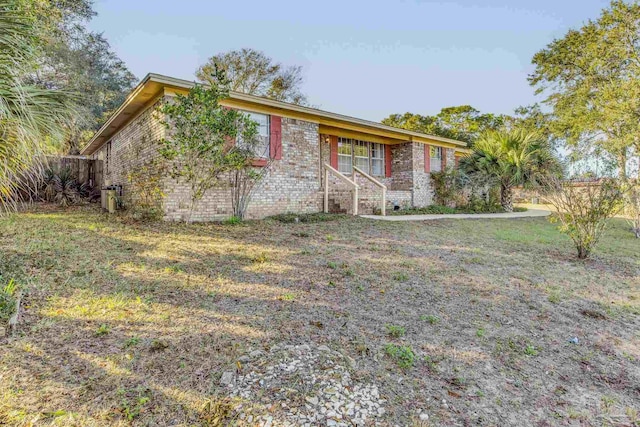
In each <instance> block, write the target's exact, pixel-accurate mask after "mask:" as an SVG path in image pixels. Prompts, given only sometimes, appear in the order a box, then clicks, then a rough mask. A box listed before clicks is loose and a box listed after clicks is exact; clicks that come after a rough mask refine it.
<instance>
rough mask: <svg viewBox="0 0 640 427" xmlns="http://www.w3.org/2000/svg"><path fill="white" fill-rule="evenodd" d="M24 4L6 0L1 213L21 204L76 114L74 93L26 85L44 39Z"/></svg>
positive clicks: (0, 84) (0, 100) (1, 24)
mask: <svg viewBox="0 0 640 427" xmlns="http://www.w3.org/2000/svg"><path fill="white" fill-rule="evenodd" d="M22 6H23V5H22V4H21V2H18V1H14V0H0V28H2V31H0V211H2V210H7V209H9V208H12V207H13V206H15V203H16V201H17V200H18V198H19V196H20V191H21V190H22V184H23V183H24V182H25V178H29V177H33V176H34V175H35V174H37V172H38V171H39V166H40V160H41V158H42V156H43V155H44V154H45V153H47V152H48V150H49V149H50V147H51V145H52V143H54V142H55V141H56V140H57V139H59V138H61V137H62V135H63V134H64V128H65V125H66V124H67V123H68V121H69V120H70V119H71V117H72V116H73V114H74V108H73V102H72V101H73V100H72V98H71V96H70V95H69V94H68V93H66V92H64V91H59V90H52V89H42V88H38V87H34V86H31V85H27V84H25V75H27V74H28V73H29V72H31V70H32V67H33V64H34V63H35V62H36V59H37V56H38V54H39V50H38V48H39V47H40V46H41V44H42V40H41V39H39V37H38V33H37V31H35V30H34V28H35V23H34V20H33V19H31V18H30V17H29V14H28V13H25V12H26V10H25V9H23V8H22Z"/></svg>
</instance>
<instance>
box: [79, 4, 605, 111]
mask: <svg viewBox="0 0 640 427" xmlns="http://www.w3.org/2000/svg"><path fill="white" fill-rule="evenodd" d="M608 3H609V2H608V1H607V0H475V1H472V0H455V1H454V0H452V1H426V0H425V1H418V0H410V1H401V0H395V1H392V0H388V1H381V0H323V1H313V2H312V1H304V0H297V1H293V0H271V1H258V0H256V1H239V0H237V1H233V0H231V1H219V0H179V1H178V0H96V1H95V9H96V10H97V12H98V14H99V15H98V16H97V17H96V18H94V20H93V21H92V22H91V24H90V27H91V28H92V29H93V30H96V31H102V32H104V33H105V35H106V37H107V39H108V40H109V41H110V43H111V45H112V46H113V48H114V49H115V51H116V52H117V53H118V55H119V56H120V57H121V58H122V59H123V60H124V61H125V62H126V63H127V65H128V66H129V68H130V69H131V71H132V72H133V73H134V74H135V75H136V76H137V77H138V78H142V77H144V75H145V74H147V73H148V72H155V73H161V74H167V75H170V76H173V77H180V78H185V79H190V80H192V79H194V72H195V70H196V68H197V67H198V66H199V65H200V64H202V63H203V62H204V61H206V59H207V58H208V57H209V56H211V55H213V54H215V53H218V52H224V51H227V50H232V49H239V48H242V47H252V48H255V49H259V50H263V51H264V52H265V53H266V54H267V55H269V56H271V57H273V58H274V59H276V60H278V61H280V62H283V63H285V64H298V65H302V66H303V67H304V74H305V82H304V86H303V90H304V92H305V93H306V94H307V95H308V97H309V101H310V102H311V103H312V104H313V105H315V106H318V107H321V108H323V109H326V110H330V111H333V112H337V113H343V114H349V115H353V116H356V117H360V118H365V119H370V120H376V121H378V120H381V119H382V118H384V117H386V116H387V115H389V114H391V113H395V112H400V113H402V112H405V111H410V112H415V113H421V114H434V113H436V112H438V111H439V110H440V108H442V107H446V106H452V105H460V104H471V105H473V106H474V107H476V108H478V109H479V110H481V111H483V112H494V113H510V112H512V111H513V109H514V108H515V107H517V106H519V105H526V104H529V103H532V102H534V101H535V100H536V99H535V97H534V93H533V90H532V88H530V87H529V85H528V83H527V75H528V73H530V72H531V70H532V67H531V58H532V56H533V54H534V53H535V52H537V51H538V50H539V49H541V48H543V47H544V46H545V45H546V44H547V43H549V42H550V41H552V40H553V38H555V37H560V36H562V35H563V34H565V32H566V31H567V30H568V29H569V28H572V27H573V28H575V27H578V26H580V25H581V24H582V23H583V22H585V21H586V20H587V19H589V18H596V17H597V16H598V15H599V13H600V10H601V9H602V8H604V7H606V6H607V5H608Z"/></svg>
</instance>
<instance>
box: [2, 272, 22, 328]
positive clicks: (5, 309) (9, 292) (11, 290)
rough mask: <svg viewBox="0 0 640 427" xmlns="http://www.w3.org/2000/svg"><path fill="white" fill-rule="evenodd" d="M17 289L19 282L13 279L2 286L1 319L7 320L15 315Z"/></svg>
mask: <svg viewBox="0 0 640 427" xmlns="http://www.w3.org/2000/svg"><path fill="white" fill-rule="evenodd" d="M17 291H18V284H17V283H16V282H15V281H14V280H13V279H10V280H9V282H7V284H6V285H4V287H2V288H0V321H2V322H6V321H8V320H9V318H11V316H13V313H14V312H15V310H16V293H17Z"/></svg>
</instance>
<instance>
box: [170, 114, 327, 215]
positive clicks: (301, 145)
mask: <svg viewBox="0 0 640 427" xmlns="http://www.w3.org/2000/svg"><path fill="white" fill-rule="evenodd" d="M319 159H320V140H319V132H318V125H317V124H315V123H309V122H305V121H301V120H296V119H289V118H286V117H283V118H282V159H281V160H273V161H271V164H270V165H269V168H268V170H267V172H266V175H265V176H264V178H263V179H262V181H261V182H260V183H259V184H258V185H257V187H256V188H255V189H254V195H253V197H252V199H251V203H250V204H249V208H248V210H247V217H248V218H264V217H266V216H269V215H275V214H279V213H285V212H297V213H309V212H320V211H321V210H322V192H321V187H320V186H321V183H320V162H319ZM165 193H166V195H167V197H166V201H165V215H166V216H165V218H166V219H168V220H176V221H180V220H185V219H186V218H187V216H188V214H189V206H190V196H189V193H190V191H189V187H188V185H186V184H183V183H180V182H176V181H175V180H172V179H170V180H168V181H167V183H166V188H165ZM232 214H233V209H232V206H231V195H230V190H229V188H228V187H227V188H214V189H211V190H209V191H208V192H207V194H206V195H205V196H204V198H203V199H202V200H201V201H200V202H199V204H198V207H197V209H196V211H195V212H194V213H193V216H192V218H191V219H192V220H193V221H216V220H221V219H225V218H228V217H229V216H231V215H232Z"/></svg>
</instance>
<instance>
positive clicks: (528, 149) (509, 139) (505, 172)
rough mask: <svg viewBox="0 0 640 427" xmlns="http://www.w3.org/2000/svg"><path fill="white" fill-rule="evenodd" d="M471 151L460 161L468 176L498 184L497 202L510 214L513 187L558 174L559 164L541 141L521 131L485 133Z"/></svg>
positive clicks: (535, 135) (547, 145)
mask: <svg viewBox="0 0 640 427" xmlns="http://www.w3.org/2000/svg"><path fill="white" fill-rule="evenodd" d="M472 149H473V152H472V153H471V155H470V156H468V157H465V158H463V159H462V161H461V168H462V169H463V170H464V171H465V172H467V173H468V174H470V175H481V176H485V177H487V178H490V179H492V180H495V181H496V182H498V183H499V184H500V199H501V200H500V201H501V204H502V207H503V208H504V210H505V211H506V212H512V211H513V187H515V186H517V185H534V184H537V183H539V181H540V179H541V178H543V177H545V176H547V175H549V174H554V173H558V172H559V171H560V165H559V162H558V161H557V160H556V157H555V156H554V154H553V151H552V149H551V147H550V146H549V144H548V142H547V141H545V139H544V138H541V137H540V136H539V135H537V134H535V133H531V132H527V131H525V130H522V129H516V130H510V131H504V130H503V131H487V132H485V133H483V134H482V135H481V136H480V137H479V138H478V140H476V141H475V143H474V144H473V147H472Z"/></svg>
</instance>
